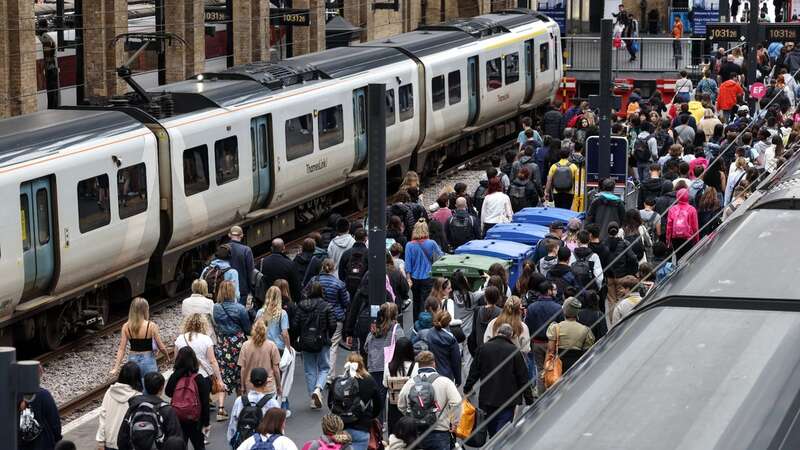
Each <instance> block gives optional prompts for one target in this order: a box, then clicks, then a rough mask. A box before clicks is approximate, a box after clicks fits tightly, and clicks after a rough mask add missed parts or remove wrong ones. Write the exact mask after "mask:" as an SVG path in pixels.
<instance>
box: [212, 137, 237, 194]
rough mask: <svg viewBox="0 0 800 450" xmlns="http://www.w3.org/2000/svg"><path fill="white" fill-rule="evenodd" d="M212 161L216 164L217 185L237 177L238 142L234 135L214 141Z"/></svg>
mask: <svg viewBox="0 0 800 450" xmlns="http://www.w3.org/2000/svg"><path fill="white" fill-rule="evenodd" d="M214 163H215V164H216V166H217V186H220V185H223V184H225V183H228V182H230V181H233V180H235V179H237V178H239V143H238V140H237V139H236V136H230V137H226V138H225V139H220V140H218V141H217V142H215V143H214Z"/></svg>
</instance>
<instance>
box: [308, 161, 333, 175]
mask: <svg viewBox="0 0 800 450" xmlns="http://www.w3.org/2000/svg"><path fill="white" fill-rule="evenodd" d="M326 167H328V158H322V159H321V160H319V161H317V162H315V163H314V164H306V173H314V172H316V171H319V170H322V169H324V168H326Z"/></svg>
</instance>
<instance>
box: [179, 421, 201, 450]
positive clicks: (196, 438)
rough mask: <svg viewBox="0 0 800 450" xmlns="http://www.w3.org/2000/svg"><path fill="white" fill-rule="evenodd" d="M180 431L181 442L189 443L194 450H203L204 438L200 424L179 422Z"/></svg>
mask: <svg viewBox="0 0 800 450" xmlns="http://www.w3.org/2000/svg"><path fill="white" fill-rule="evenodd" d="M181 431H183V442H186V443H187V447H186V448H187V449H188V448H189V447H188V442H190V441H191V443H192V447H193V448H194V450H205V449H206V444H205V436H203V426H202V425H200V422H181Z"/></svg>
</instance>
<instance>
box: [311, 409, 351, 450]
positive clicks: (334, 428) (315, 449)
mask: <svg viewBox="0 0 800 450" xmlns="http://www.w3.org/2000/svg"><path fill="white" fill-rule="evenodd" d="M352 442H353V439H352V438H351V437H350V435H349V434H348V433H347V432H346V431H344V422H342V418H341V417H339V416H337V415H336V414H325V415H324V416H322V436H320V437H319V438H317V439H312V440H310V441H308V442H306V443H305V444H303V449H302V450H319V449H320V448H331V446H334V447H335V446H338V447H339V448H346V447H347V446H349V445H350V444H351V443H352Z"/></svg>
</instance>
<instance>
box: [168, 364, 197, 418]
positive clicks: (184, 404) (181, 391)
mask: <svg viewBox="0 0 800 450" xmlns="http://www.w3.org/2000/svg"><path fill="white" fill-rule="evenodd" d="M195 378H197V374H196V373H195V374H192V375H187V376H185V377H181V379H180V380H178V384H177V386H175V392H174V393H173V394H172V409H174V410H175V414H176V415H177V416H178V420H180V421H181V422H196V421H198V420H200V391H199V390H198V389H197V381H196V380H195Z"/></svg>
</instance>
